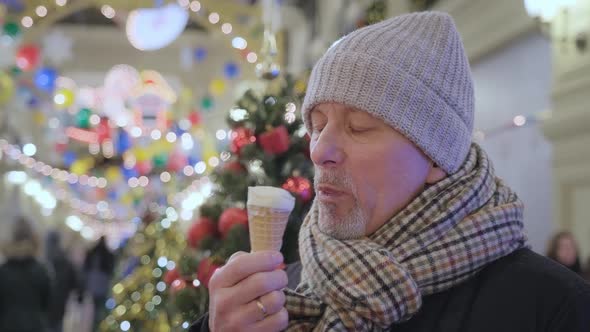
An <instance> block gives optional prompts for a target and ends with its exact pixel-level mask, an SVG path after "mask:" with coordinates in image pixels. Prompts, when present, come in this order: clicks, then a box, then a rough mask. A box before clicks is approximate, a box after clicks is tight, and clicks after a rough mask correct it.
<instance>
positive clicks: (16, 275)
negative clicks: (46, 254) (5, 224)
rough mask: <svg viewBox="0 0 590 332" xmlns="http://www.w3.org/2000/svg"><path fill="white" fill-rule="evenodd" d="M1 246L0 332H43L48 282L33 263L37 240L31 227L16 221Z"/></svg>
mask: <svg viewBox="0 0 590 332" xmlns="http://www.w3.org/2000/svg"><path fill="white" fill-rule="evenodd" d="M10 232H11V236H10V237H9V239H8V241H6V242H5V243H4V244H3V245H2V246H1V249H2V252H3V255H4V256H5V258H6V262H5V263H4V264H3V265H2V266H0V331H2V332H39V331H41V332H42V331H46V328H47V314H48V311H49V306H50V279H49V275H48V272H47V270H46V268H45V267H44V266H43V265H42V264H41V263H40V262H39V261H38V260H37V258H36V257H37V254H38V252H39V238H38V236H37V234H35V231H34V230H33V226H32V225H31V223H30V222H29V221H28V220H26V219H24V218H22V217H19V218H17V219H16V220H15V221H14V224H13V225H12V229H11V230H10Z"/></svg>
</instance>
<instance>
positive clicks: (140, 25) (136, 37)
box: [126, 4, 189, 51]
mask: <svg viewBox="0 0 590 332" xmlns="http://www.w3.org/2000/svg"><path fill="white" fill-rule="evenodd" d="M188 18H189V14H188V11H187V10H185V9H184V8H182V7H180V6H179V5H177V4H169V5H166V6H163V7H159V8H141V9H136V10H134V11H132V12H130V13H129V17H128V18H127V25H126V32H127V38H128V39H129V42H130V43H131V45H133V47H135V48H137V49H138V50H141V51H154V50H158V49H161V48H163V47H166V46H167V45H169V44H170V43H172V42H173V41H174V40H176V38H178V36H180V34H181V33H182V32H183V31H184V28H185V27H186V24H187V22H188Z"/></svg>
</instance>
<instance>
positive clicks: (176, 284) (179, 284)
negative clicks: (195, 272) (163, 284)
mask: <svg viewBox="0 0 590 332" xmlns="http://www.w3.org/2000/svg"><path fill="white" fill-rule="evenodd" d="M185 288H186V281H184V280H182V279H176V280H174V281H173V282H172V284H171V285H170V292H171V293H172V294H173V295H174V294H176V293H178V292H180V291H181V290H183V289H185Z"/></svg>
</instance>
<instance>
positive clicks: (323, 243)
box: [285, 144, 527, 331]
mask: <svg viewBox="0 0 590 332" xmlns="http://www.w3.org/2000/svg"><path fill="white" fill-rule="evenodd" d="M522 212H523V205H522V203H521V201H520V200H519V199H518V197H517V196H516V194H515V193H514V192H512V191H511V190H510V188H508V187H507V186H506V185H505V184H504V183H503V182H502V181H501V180H500V179H499V178H496V177H495V176H494V170H493V167H492V165H491V163H490V161H489V160H488V157H487V155H486V153H485V152H484V151H483V150H482V149H481V148H480V147H479V146H478V145H476V144H472V147H471V150H470V152H469V155H468V157H467V160H466V161H465V163H464V164H463V166H462V167H461V169H460V170H459V171H457V172H456V173H454V174H452V175H450V176H448V177H447V178H445V179H443V180H442V181H440V182H438V183H437V184H435V185H432V186H430V187H428V188H427V189H425V190H424V192H423V193H422V194H420V195H419V196H418V197H417V198H416V199H414V200H413V201H412V202H411V203H410V204H409V205H408V206H407V207H406V208H405V209H404V210H402V211H401V212H399V213H398V214H397V215H396V216H394V217H393V218H392V219H391V220H390V221H389V222H387V223H386V224H384V225H383V226H382V227H381V228H380V229H379V230H377V231H376V232H375V233H373V234H371V235H370V236H368V237H364V238H361V239H354V240H337V239H334V238H332V237H330V236H328V235H327V234H325V233H322V232H321V231H320V230H319V227H318V209H317V206H316V204H314V205H313V206H312V208H311V210H310V213H309V214H308V215H307V217H306V219H305V221H304V222H303V225H302V228H301V231H300V234H299V237H300V240H299V241H300V242H299V243H300V244H299V246H300V247H299V249H300V252H301V259H302V266H303V271H302V275H301V277H302V278H301V280H302V282H301V283H300V284H299V286H298V287H297V289H296V290H295V291H293V290H288V289H287V290H285V293H286V295H287V304H286V308H287V310H288V311H289V317H290V322H289V328H288V329H287V331H310V330H314V331H346V330H349V331H380V330H386V329H388V328H390V327H391V325H392V324H395V323H399V322H402V321H405V320H408V319H410V318H411V317H412V316H413V315H414V314H416V313H417V312H418V310H419V309H420V307H421V305H422V296H426V295H429V294H433V293H437V292H441V291H444V290H446V289H449V288H451V287H453V286H456V285H458V284H460V283H462V282H464V281H465V280H467V279H468V278H470V277H472V276H473V275H475V274H476V273H477V272H478V271H479V270H481V269H482V268H483V267H485V266H486V265H487V264H488V263H491V262H493V261H495V260H497V259H499V258H500V257H503V256H506V255H508V254H510V253H511V252H513V251H514V250H516V249H519V248H522V247H524V246H526V241H527V240H526V236H525V235H524V233H523V224H522Z"/></svg>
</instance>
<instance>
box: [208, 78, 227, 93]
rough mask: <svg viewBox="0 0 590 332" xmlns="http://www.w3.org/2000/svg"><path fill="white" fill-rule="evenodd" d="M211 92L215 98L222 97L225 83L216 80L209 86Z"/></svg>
mask: <svg viewBox="0 0 590 332" xmlns="http://www.w3.org/2000/svg"><path fill="white" fill-rule="evenodd" d="M209 92H211V94H213V95H214V96H221V95H223V93H224V92H225V82H224V81H223V80H220V79H215V80H213V81H211V84H210V85H209Z"/></svg>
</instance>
